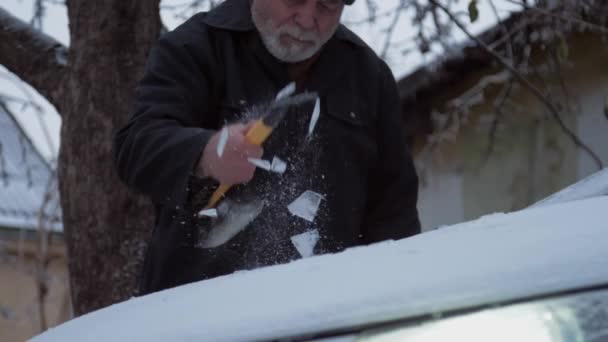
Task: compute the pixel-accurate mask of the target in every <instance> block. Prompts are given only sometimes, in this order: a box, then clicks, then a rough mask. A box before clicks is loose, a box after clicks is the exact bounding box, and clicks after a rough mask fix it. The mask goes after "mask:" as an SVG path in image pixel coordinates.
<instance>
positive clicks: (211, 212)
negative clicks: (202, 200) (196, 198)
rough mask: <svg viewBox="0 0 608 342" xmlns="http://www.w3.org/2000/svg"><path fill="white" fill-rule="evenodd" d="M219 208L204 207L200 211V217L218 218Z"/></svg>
mask: <svg viewBox="0 0 608 342" xmlns="http://www.w3.org/2000/svg"><path fill="white" fill-rule="evenodd" d="M217 216H218V215H217V209H203V210H201V211H199V212H198V217H211V218H217Z"/></svg>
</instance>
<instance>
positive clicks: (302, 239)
mask: <svg viewBox="0 0 608 342" xmlns="http://www.w3.org/2000/svg"><path fill="white" fill-rule="evenodd" d="M319 238H320V237H319V231H318V230H316V229H314V230H309V231H307V232H305V233H302V234H299V235H294V236H292V237H291V243H293V245H294V247H295V248H296V249H297V250H298V253H300V256H301V257H302V258H309V257H311V256H313V255H314V254H315V253H314V250H315V246H316V245H317V242H319Z"/></svg>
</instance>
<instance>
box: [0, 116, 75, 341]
mask: <svg viewBox="0 0 608 342" xmlns="http://www.w3.org/2000/svg"><path fill="white" fill-rule="evenodd" d="M0 148H1V152H2V153H1V154H0V157H1V163H0V175H1V177H0V341H2V342H12V341H24V340H26V339H28V338H30V337H31V336H33V335H36V334H38V333H39V332H40V331H42V330H44V329H45V328H47V327H52V326H54V325H57V324H59V323H61V322H63V321H65V320H67V319H68V318H69V317H71V304H70V297H69V291H68V273H67V255H66V251H65V243H64V241H63V234H62V227H61V223H60V210H59V208H58V198H57V191H56V189H55V186H54V185H53V175H52V172H51V168H50V167H49V165H48V164H47V163H46V161H44V159H43V158H42V157H41V156H40V154H39V153H38V151H36V150H35V149H34V147H33V145H32V144H31V142H30V141H29V140H28V139H27V138H26V136H25V135H24V133H23V131H22V130H21V128H20V126H19V125H18V124H17V123H16V121H15V120H14V118H13V116H12V115H11V113H10V112H9V111H8V110H7V109H6V108H3V107H1V106H0Z"/></svg>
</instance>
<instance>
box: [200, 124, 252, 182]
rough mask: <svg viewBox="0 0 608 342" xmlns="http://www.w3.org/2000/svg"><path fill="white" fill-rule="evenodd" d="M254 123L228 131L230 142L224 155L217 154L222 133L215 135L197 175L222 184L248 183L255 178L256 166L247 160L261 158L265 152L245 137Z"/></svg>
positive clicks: (201, 161)
mask: <svg viewBox="0 0 608 342" xmlns="http://www.w3.org/2000/svg"><path fill="white" fill-rule="evenodd" d="M252 125H253V123H250V124H248V125H243V124H233V125H229V126H227V127H226V128H227V129H228V141H227V142H226V147H225V148H224V153H223V154H222V156H221V157H220V156H219V155H218V154H217V145H218V144H219V142H220V133H221V132H217V133H215V134H214V135H213V136H212V137H211V139H209V142H208V143H207V146H205V150H204V151H203V155H202V156H201V158H200V159H199V161H198V165H197V168H196V175H197V176H198V177H202V178H205V177H211V178H213V179H215V180H217V181H218V182H220V183H222V184H241V183H247V182H249V181H250V180H251V178H253V173H254V172H255V166H254V165H252V164H251V163H249V161H248V160H247V158H261V157H262V154H263V150H262V148H261V147H260V146H256V145H253V144H250V143H249V142H248V141H247V139H246V138H245V135H246V134H247V131H248V130H249V128H251V126H252Z"/></svg>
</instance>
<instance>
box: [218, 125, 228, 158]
mask: <svg viewBox="0 0 608 342" xmlns="http://www.w3.org/2000/svg"><path fill="white" fill-rule="evenodd" d="M226 143H228V127H224V128H222V132H221V133H220V141H218V143H217V156H218V157H220V158H222V156H223V155H224V150H225V149H226Z"/></svg>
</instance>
